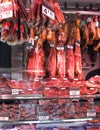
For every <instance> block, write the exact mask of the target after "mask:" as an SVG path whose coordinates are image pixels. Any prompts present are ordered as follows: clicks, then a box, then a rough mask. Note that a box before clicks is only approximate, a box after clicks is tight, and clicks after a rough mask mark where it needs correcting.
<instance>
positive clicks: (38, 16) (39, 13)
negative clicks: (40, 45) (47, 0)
mask: <svg viewBox="0 0 100 130" xmlns="http://www.w3.org/2000/svg"><path fill="white" fill-rule="evenodd" d="M41 6H42V0H37V11H36V18H35V19H36V23H35V24H36V25H39V24H40V22H41Z"/></svg>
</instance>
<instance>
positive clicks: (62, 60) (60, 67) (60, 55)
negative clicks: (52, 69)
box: [57, 50, 66, 78]
mask: <svg viewBox="0 0 100 130" xmlns="http://www.w3.org/2000/svg"><path fill="white" fill-rule="evenodd" d="M57 75H58V77H62V78H64V77H65V76H66V53H65V50H58V51H57Z"/></svg>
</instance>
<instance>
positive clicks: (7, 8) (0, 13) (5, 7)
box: [0, 2, 13, 19]
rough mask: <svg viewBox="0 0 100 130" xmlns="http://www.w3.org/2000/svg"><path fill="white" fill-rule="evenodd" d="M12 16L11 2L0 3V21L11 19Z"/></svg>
mask: <svg viewBox="0 0 100 130" xmlns="http://www.w3.org/2000/svg"><path fill="white" fill-rule="evenodd" d="M12 16H13V5H12V2H5V3H0V19H6V18H11V17H12Z"/></svg>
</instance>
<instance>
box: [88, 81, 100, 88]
mask: <svg viewBox="0 0 100 130" xmlns="http://www.w3.org/2000/svg"><path fill="white" fill-rule="evenodd" d="M86 85H87V87H93V88H98V84H96V83H95V82H94V81H93V82H91V80H87V81H86Z"/></svg>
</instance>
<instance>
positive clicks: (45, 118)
mask: <svg viewBox="0 0 100 130" xmlns="http://www.w3.org/2000/svg"><path fill="white" fill-rule="evenodd" d="M38 119H39V120H49V116H39V117H38Z"/></svg>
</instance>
